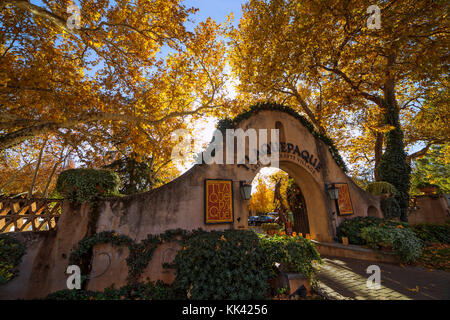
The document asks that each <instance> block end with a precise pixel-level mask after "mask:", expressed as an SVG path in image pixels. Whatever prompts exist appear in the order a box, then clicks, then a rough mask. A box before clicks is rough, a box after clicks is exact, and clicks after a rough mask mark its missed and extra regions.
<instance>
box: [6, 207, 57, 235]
mask: <svg viewBox="0 0 450 320" xmlns="http://www.w3.org/2000/svg"><path fill="white" fill-rule="evenodd" d="M62 202H63V200H60V199H0V233H5V232H23V231H45V230H52V229H55V228H56V223H57V222H58V219H59V217H60V215H61V207H62Z"/></svg>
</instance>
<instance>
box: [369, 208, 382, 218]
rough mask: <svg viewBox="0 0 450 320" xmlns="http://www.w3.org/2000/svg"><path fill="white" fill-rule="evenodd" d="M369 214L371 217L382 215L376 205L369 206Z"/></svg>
mask: <svg viewBox="0 0 450 320" xmlns="http://www.w3.org/2000/svg"><path fill="white" fill-rule="evenodd" d="M367 215H368V216H369V217H377V218H379V217H380V215H379V213H378V210H377V208H375V207H374V206H369V208H367Z"/></svg>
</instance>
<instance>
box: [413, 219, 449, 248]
mask: <svg viewBox="0 0 450 320" xmlns="http://www.w3.org/2000/svg"><path fill="white" fill-rule="evenodd" d="M412 228H413V230H414V232H415V233H416V236H417V237H418V238H419V239H421V240H423V241H427V242H439V243H445V244H450V224H432V223H421V224H416V225H414V226H413V227H412Z"/></svg>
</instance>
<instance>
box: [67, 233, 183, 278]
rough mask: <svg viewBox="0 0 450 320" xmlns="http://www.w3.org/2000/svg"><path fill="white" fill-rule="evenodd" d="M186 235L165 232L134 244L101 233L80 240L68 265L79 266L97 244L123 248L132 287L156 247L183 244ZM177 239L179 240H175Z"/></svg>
mask: <svg viewBox="0 0 450 320" xmlns="http://www.w3.org/2000/svg"><path fill="white" fill-rule="evenodd" d="M188 234H189V233H188V232H187V231H185V230H182V229H176V230H167V231H166V232H164V233H162V234H160V235H151V234H149V235H148V236H147V238H146V239H144V240H142V241H141V242H140V243H136V242H135V241H134V240H133V239H131V238H130V237H128V236H126V235H121V234H118V233H117V232H114V231H103V232H100V233H97V234H94V235H92V236H86V237H84V238H83V239H81V240H80V242H79V243H78V246H77V247H76V248H75V250H74V251H72V253H71V255H70V257H69V264H75V265H79V264H80V263H81V261H82V259H83V257H84V256H85V255H86V253H88V252H89V251H90V250H92V248H93V247H94V246H95V245H97V244H106V243H110V244H111V245H113V246H115V247H121V246H125V247H127V248H128V250H129V255H128V258H127V259H126V262H127V266H128V277H127V283H128V284H129V285H134V284H136V283H137V282H138V279H139V276H140V275H141V274H142V272H143V271H144V269H145V268H146V266H147V265H148V264H149V262H150V261H151V259H152V256H153V253H154V251H155V249H156V248H157V247H158V245H160V244H162V243H164V242H170V241H174V240H175V241H178V242H181V243H183V241H184V239H185V238H186V237H187V235H188ZM178 237H180V238H181V239H177V238H178Z"/></svg>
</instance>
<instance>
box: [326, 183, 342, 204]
mask: <svg viewBox="0 0 450 320" xmlns="http://www.w3.org/2000/svg"><path fill="white" fill-rule="evenodd" d="M327 191H328V195H329V196H330V198H331V200H337V199H338V198H339V189H338V188H337V187H336V186H335V185H334V183H332V184H330V185H328V188H327Z"/></svg>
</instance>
